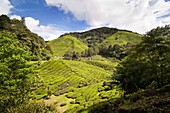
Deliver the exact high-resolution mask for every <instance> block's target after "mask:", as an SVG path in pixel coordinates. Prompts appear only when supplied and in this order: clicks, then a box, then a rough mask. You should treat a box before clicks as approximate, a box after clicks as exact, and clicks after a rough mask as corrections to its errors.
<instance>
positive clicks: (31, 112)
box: [8, 102, 57, 113]
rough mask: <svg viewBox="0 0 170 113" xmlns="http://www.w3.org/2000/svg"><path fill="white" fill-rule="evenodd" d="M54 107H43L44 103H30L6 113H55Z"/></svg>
mask: <svg viewBox="0 0 170 113" xmlns="http://www.w3.org/2000/svg"><path fill="white" fill-rule="evenodd" d="M56 112H57V111H56V109H55V106H52V105H45V103H37V102H31V103H28V104H23V105H20V106H19V107H17V108H11V109H9V110H8V113H56Z"/></svg>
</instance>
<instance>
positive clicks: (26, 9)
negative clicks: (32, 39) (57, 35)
mask: <svg viewBox="0 0 170 113" xmlns="http://www.w3.org/2000/svg"><path fill="white" fill-rule="evenodd" d="M9 1H10V2H11V4H12V5H13V6H14V8H13V9H12V14H15V15H19V16H21V17H33V18H35V19H38V20H40V24H43V25H49V24H52V25H57V26H58V27H61V28H63V29H65V30H72V31H77V30H83V29H85V28H86V27H87V25H86V23H85V21H77V20H76V19H75V18H74V16H73V15H72V14H71V13H67V14H65V13H64V11H61V10H59V9H58V8H57V7H55V6H47V4H46V2H45V1H44V0H9Z"/></svg>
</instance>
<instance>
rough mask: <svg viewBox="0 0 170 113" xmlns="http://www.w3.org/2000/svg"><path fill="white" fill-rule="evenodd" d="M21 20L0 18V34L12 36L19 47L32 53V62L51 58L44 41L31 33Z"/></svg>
mask: <svg viewBox="0 0 170 113" xmlns="http://www.w3.org/2000/svg"><path fill="white" fill-rule="evenodd" d="M24 21H25V20H24V18H23V19H22V20H17V19H10V18H9V17H8V16H6V15H1V16H0V32H2V31H6V32H9V33H11V34H12V35H14V36H15V37H17V38H16V40H17V41H19V43H18V44H19V46H20V47H22V48H24V49H25V50H27V51H30V52H31V53H32V60H47V59H49V58H50V56H51V53H52V51H51V48H50V46H49V45H47V44H46V43H45V41H44V39H43V38H42V37H40V36H38V35H37V34H35V33H32V32H31V31H30V30H29V29H28V28H27V27H26V25H25V22H24Z"/></svg>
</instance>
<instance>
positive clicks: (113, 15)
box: [0, 0, 170, 40]
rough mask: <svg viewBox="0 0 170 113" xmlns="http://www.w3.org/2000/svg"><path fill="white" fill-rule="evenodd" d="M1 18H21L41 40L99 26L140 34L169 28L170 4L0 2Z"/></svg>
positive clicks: (165, 0)
mask: <svg viewBox="0 0 170 113" xmlns="http://www.w3.org/2000/svg"><path fill="white" fill-rule="evenodd" d="M1 14H6V15H8V16H9V17H10V18H17V19H21V17H25V20H26V25H27V27H28V28H29V29H30V30H31V31H32V32H35V33H37V34H38V35H40V36H42V37H43V38H44V39H45V40H51V39H54V38H57V37H58V36H59V35H61V34H63V33H66V32H71V31H84V30H89V29H93V28H97V27H103V26H106V27H114V28H115V27H116V28H120V29H127V30H131V31H134V32H138V33H142V34H143V33H145V32H147V31H149V30H151V29H152V28H155V27H157V26H164V25H167V24H170V0H0V15H1Z"/></svg>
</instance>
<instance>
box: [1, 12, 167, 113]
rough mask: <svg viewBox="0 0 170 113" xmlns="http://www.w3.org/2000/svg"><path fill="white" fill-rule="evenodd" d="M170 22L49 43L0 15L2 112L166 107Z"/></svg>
mask: <svg viewBox="0 0 170 113" xmlns="http://www.w3.org/2000/svg"><path fill="white" fill-rule="evenodd" d="M169 91H170V25H166V26H163V27H157V28H155V29H152V30H151V31H148V32H147V33H146V34H144V35H140V34H138V33H134V32H131V31H127V30H119V29H116V28H107V27H103V28H97V29H93V30H90V31H86V32H82V33H67V34H64V35H62V36H60V37H59V38H57V39H54V40H52V41H49V42H47V43H46V42H44V40H43V38H42V37H39V36H38V35H37V34H35V33H32V32H31V31H30V30H29V29H28V28H26V26H25V25H24V18H22V20H17V19H9V17H7V16H6V15H1V16H0V113H48V112H52V113H63V112H65V113H169V112H170V92H169Z"/></svg>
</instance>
